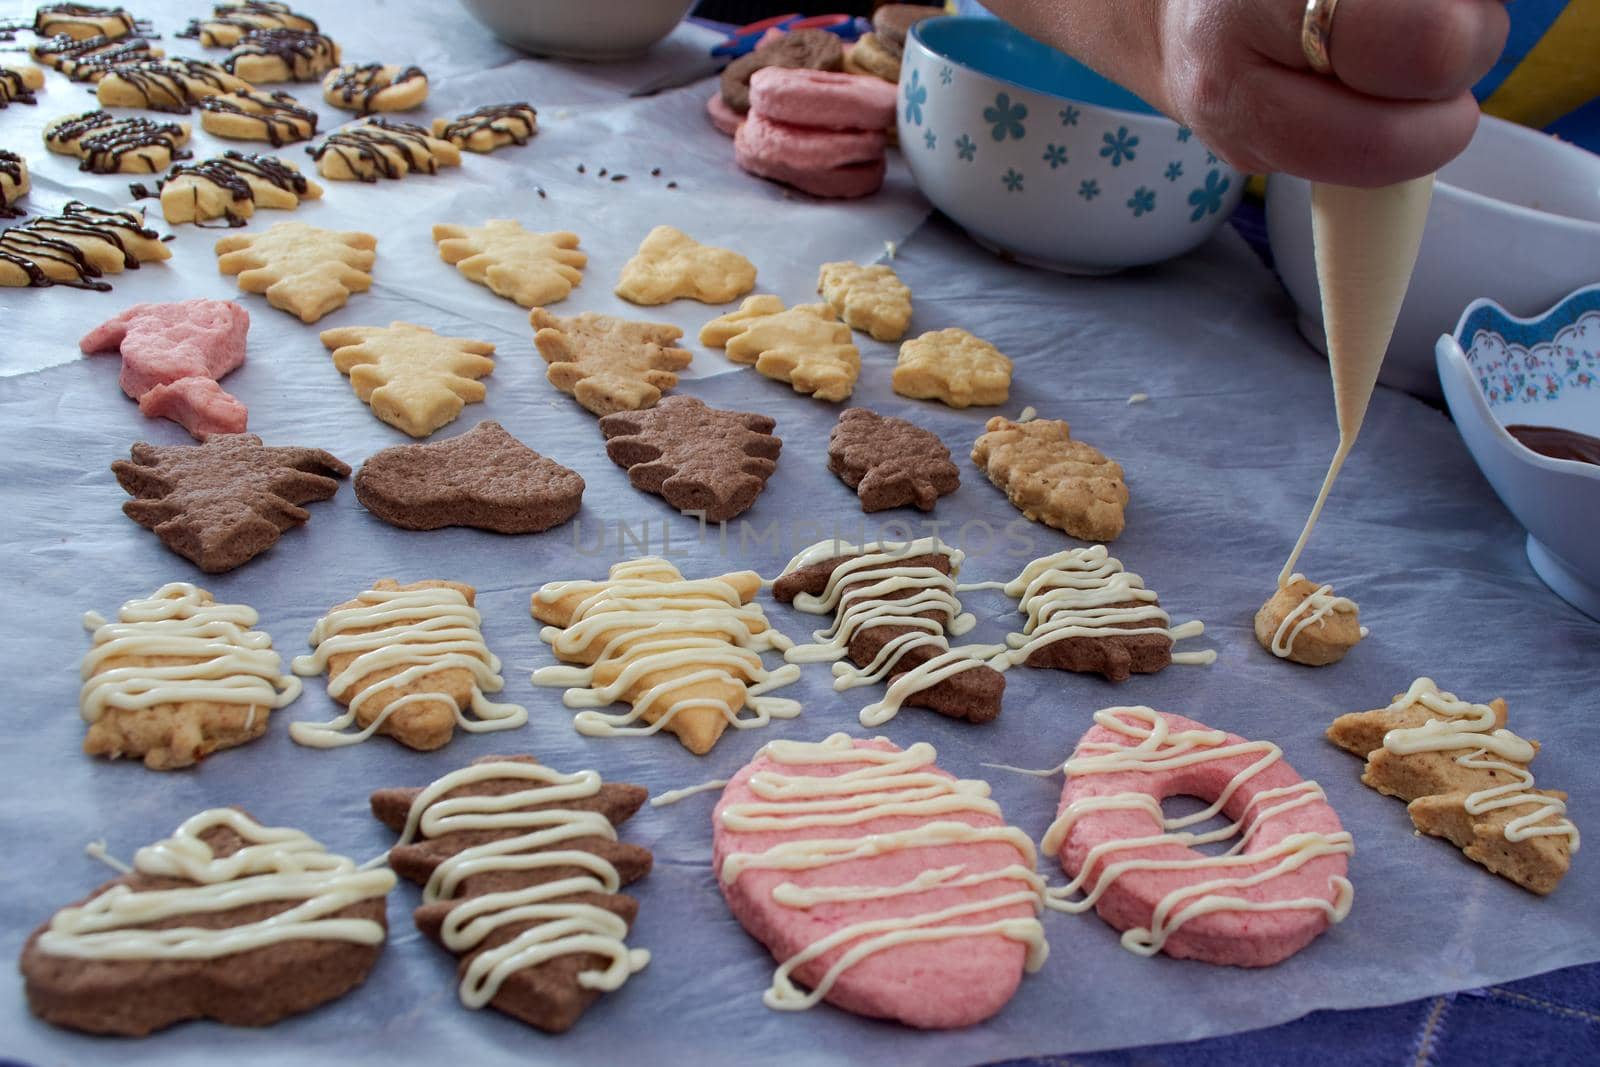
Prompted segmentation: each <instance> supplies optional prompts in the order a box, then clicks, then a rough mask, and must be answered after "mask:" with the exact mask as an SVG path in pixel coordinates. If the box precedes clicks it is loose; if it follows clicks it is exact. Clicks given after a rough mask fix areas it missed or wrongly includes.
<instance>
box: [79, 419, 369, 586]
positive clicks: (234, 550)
mask: <svg viewBox="0 0 1600 1067" xmlns="http://www.w3.org/2000/svg"><path fill="white" fill-rule="evenodd" d="M132 455H133V458H132V459H131V460H126V459H119V460H117V461H116V462H115V463H113V464H111V470H112V472H113V473H114V474H116V476H117V482H118V483H119V484H120V485H121V486H122V488H124V489H126V490H127V491H128V493H129V495H131V496H133V497H135V498H136V499H134V500H130V501H128V502H127V503H125V504H123V505H122V510H123V513H124V514H126V515H127V516H128V518H130V519H132V520H133V521H134V522H136V523H138V524H139V525H140V526H143V527H144V528H145V529H147V530H151V531H153V532H154V533H155V535H156V536H157V537H159V538H161V543H162V544H164V545H166V546H167V547H168V548H170V549H172V551H174V552H176V553H177V554H178V555H180V556H182V557H183V558H184V559H187V560H189V561H190V562H191V563H193V564H194V565H195V566H197V567H199V568H200V569H201V570H203V571H205V572H206V573H207V574H217V573H220V572H222V571H231V570H233V568H235V567H237V566H239V565H240V564H242V563H247V562H249V561H250V560H252V559H254V558H255V557H257V556H259V555H260V554H261V553H263V552H265V551H266V550H267V549H269V548H271V547H272V546H273V545H274V544H276V543H277V541H278V538H279V537H280V536H282V534H283V531H285V530H288V529H290V528H292V527H295V526H300V525H302V524H304V523H305V521H306V520H307V519H309V518H310V517H311V516H310V514H309V513H308V512H307V511H306V510H305V509H304V508H302V507H300V506H299V505H301V504H307V503H311V502H313V501H318V500H327V499H328V498H329V497H331V496H333V494H334V493H336V492H338V491H339V482H338V481H337V479H339V478H347V477H349V476H350V468H349V467H347V466H345V464H343V463H341V462H340V461H339V460H338V459H336V458H334V457H333V456H332V455H330V454H328V453H327V452H324V451H323V450H322V449H320V448H293V447H290V448H269V447H267V446H265V445H263V444H262V443H261V438H259V437H257V436H256V435H255V434H253V433H231V434H212V435H211V436H210V437H208V438H206V440H205V441H204V443H202V444H198V445H152V444H146V443H144V442H140V443H139V444H136V445H134V446H133V449H132Z"/></svg>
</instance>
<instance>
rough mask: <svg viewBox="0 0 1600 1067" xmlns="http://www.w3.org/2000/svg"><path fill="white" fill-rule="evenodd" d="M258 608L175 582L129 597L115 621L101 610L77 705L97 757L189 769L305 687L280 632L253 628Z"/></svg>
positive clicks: (93, 618) (262, 726)
mask: <svg viewBox="0 0 1600 1067" xmlns="http://www.w3.org/2000/svg"><path fill="white" fill-rule="evenodd" d="M256 619H257V616H256V613H255V610H254V609H252V608H250V607H247V606H246V605H244V604H219V603H217V602H216V601H215V600H214V599H213V598H212V596H211V594H210V593H208V592H206V591H205V590H204V589H200V588H197V587H196V586H193V585H190V584H189V583H188V582H172V583H169V584H167V585H164V586H162V587H161V588H160V589H157V590H156V591H155V592H154V593H151V594H150V595H149V596H147V597H140V598H137V599H134V600H129V601H128V602H127V603H125V604H123V605H122V608H121V610H120V611H119V612H118V613H117V618H116V620H115V621H113V622H107V621H106V620H105V619H103V618H101V617H100V616H99V615H97V614H95V613H94V612H90V613H88V614H87V615H85V616H84V625H85V626H86V627H88V628H89V629H91V630H92V631H93V632H94V645H93V647H91V648H90V649H89V651H88V652H87V653H86V654H85V655H84V657H83V670H82V673H83V688H82V690H81V691H80V692H79V696H78V707H79V711H80V712H81V714H82V715H83V720H84V721H85V722H86V723H88V724H89V732H88V735H87V736H85V737H84V739H83V750H84V751H85V752H87V753H89V754H90V755H91V756H109V757H111V758H112V759H116V758H118V757H121V756H133V757H143V759H144V765H145V766H146V767H149V768H150V769H151V770H157V771H166V770H172V769H174V768H177V767H188V766H191V765H192V764H195V763H197V762H199V761H200V760H201V759H204V758H205V757H206V756H208V755H210V754H211V753H212V752H215V751H217V750H219V749H224V748H232V747H234V746H235V745H242V744H244V743H245V742H247V741H254V740H255V739H256V738H258V737H260V736H261V735H262V734H264V733H266V731H267V717H268V716H269V715H270V714H271V713H272V712H273V711H274V710H275V709H277V708H281V707H283V706H284V705H286V704H288V703H290V702H292V701H293V700H294V698H295V697H297V696H299V695H300V679H298V678H295V677H292V676H287V675H284V674H283V672H282V670H281V666H282V664H281V661H280V660H279V658H278V654H277V653H276V652H274V651H273V650H272V638H270V637H269V636H267V635H266V634H264V633H261V632H259V631H256V630H252V629H251V627H252V626H254V625H255V624H256Z"/></svg>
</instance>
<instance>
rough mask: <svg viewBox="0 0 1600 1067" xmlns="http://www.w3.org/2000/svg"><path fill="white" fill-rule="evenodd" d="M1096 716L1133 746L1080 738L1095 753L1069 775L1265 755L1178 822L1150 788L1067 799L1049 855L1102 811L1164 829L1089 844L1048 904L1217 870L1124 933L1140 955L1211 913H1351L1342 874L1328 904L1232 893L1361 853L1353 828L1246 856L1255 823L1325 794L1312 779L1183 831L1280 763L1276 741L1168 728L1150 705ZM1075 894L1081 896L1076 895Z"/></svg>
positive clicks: (1090, 900)
mask: <svg viewBox="0 0 1600 1067" xmlns="http://www.w3.org/2000/svg"><path fill="white" fill-rule="evenodd" d="M1094 719H1095V722H1097V723H1099V724H1100V725H1101V726H1103V727H1105V728H1106V729H1108V730H1112V731H1114V732H1116V733H1118V734H1121V735H1122V736H1123V737H1125V738H1127V739H1128V740H1129V742H1132V743H1131V744H1123V743H1121V742H1089V743H1084V744H1080V745H1079V746H1078V753H1084V752H1087V753H1089V754H1087V755H1080V754H1077V753H1075V754H1074V755H1073V757H1072V758H1071V759H1069V760H1067V762H1066V773H1067V777H1068V778H1069V779H1071V778H1073V777H1074V776H1078V775H1085V774H1119V773H1125V772H1130V771H1131V772H1145V773H1155V772H1161V771H1168V770H1172V769H1174V768H1178V767H1188V766H1193V765H1194V764H1197V763H1203V762H1206V761H1209V760H1218V759H1230V758H1233V757H1237V756H1250V755H1256V754H1259V758H1258V759H1256V760H1255V761H1254V762H1253V763H1251V764H1250V765H1249V766H1247V767H1245V768H1244V769H1243V770H1241V771H1240V772H1239V773H1238V774H1235V775H1234V776H1233V778H1232V779H1230V780H1229V782H1228V784H1227V785H1226V786H1225V787H1224V788H1223V789H1222V791H1221V793H1219V794H1218V796H1217V799H1216V801H1215V802H1214V803H1212V804H1211V805H1210V806H1209V807H1207V808H1205V809H1204V810H1203V811H1198V812H1195V813H1194V814H1192V815H1185V816H1182V817H1181V818H1175V819H1169V818H1167V817H1166V816H1165V815H1164V814H1163V813H1162V811H1161V805H1160V803H1159V802H1157V800H1156V799H1155V798H1154V797H1152V796H1150V795H1149V794H1147V793H1137V792H1128V793H1114V794H1110V795H1106V796H1096V797H1085V798H1083V799H1081V800H1075V801H1073V802H1072V803H1070V804H1068V805H1067V806H1066V808H1065V809H1063V810H1062V812H1061V814H1060V816H1059V817H1057V819H1056V821H1055V822H1053V823H1051V825H1050V829H1049V830H1048V831H1046V833H1045V836H1044V841H1043V842H1042V845H1041V847H1042V848H1043V849H1044V850H1045V851H1046V852H1047V853H1051V854H1057V853H1059V852H1060V851H1061V846H1062V844H1063V842H1065V840H1066V837H1067V834H1068V833H1069V832H1070V831H1071V830H1072V827H1073V824H1074V823H1076V822H1077V821H1078V819H1080V818H1082V817H1083V816H1085V815H1088V814H1090V813H1092V812H1096V811H1107V810H1138V811H1144V812H1145V813H1146V814H1148V815H1149V816H1150V817H1151V819H1152V820H1154V821H1155V822H1157V823H1158V824H1159V825H1160V826H1161V828H1162V832H1161V833H1159V834H1150V835H1147V836H1143V837H1130V838H1124V839H1120V840H1113V841H1107V842H1104V843H1102V844H1099V845H1096V846H1094V847H1093V848H1091V849H1089V851H1088V852H1087V853H1086V854H1085V855H1084V857H1083V861H1082V866H1081V867H1080V869H1079V871H1078V874H1077V876H1076V877H1075V878H1073V879H1072V881H1070V882H1068V883H1067V884H1066V885H1064V886H1058V887H1052V888H1050V889H1049V890H1047V891H1046V893H1045V897H1046V899H1045V906H1046V907H1049V908H1053V909H1055V910H1058V911H1065V912H1071V913H1073V914H1077V913H1080V912H1084V911H1087V910H1089V909H1090V908H1092V907H1094V905H1095V903H1096V902H1097V901H1098V900H1099V899H1100V898H1101V896H1103V895H1104V894H1105V892H1106V890H1107V889H1109V888H1110V887H1111V886H1112V884H1113V883H1115V882H1116V880H1117V879H1118V878H1120V877H1122V876H1123V875H1124V874H1126V873H1128V872H1129V871H1195V870H1199V871H1206V870H1212V869H1215V870H1216V871H1217V874H1218V877H1216V878H1208V879H1206V880H1205V881H1203V882H1197V883H1195V884H1193V885H1187V886H1182V887H1180V888H1178V889H1174V890H1173V891H1172V892H1170V893H1168V894H1167V895H1166V896H1164V897H1162V898H1161V900H1160V901H1159V902H1158V903H1157V904H1156V906H1155V909H1154V911H1153V913H1152V915H1151V921H1150V926H1149V927H1135V928H1133V929H1130V930H1126V931H1124V932H1123V934H1122V947H1123V948H1126V949H1127V950H1128V951H1130V952H1133V953H1136V954H1138V955H1140V956H1153V955H1155V954H1156V953H1157V952H1160V951H1161V948H1162V946H1163V945H1165V944H1166V942H1167V939H1168V938H1170V937H1171V936H1172V935H1173V933H1174V932H1175V931H1176V930H1177V929H1178V928H1179V927H1181V926H1182V925H1183V924H1184V923H1186V922H1188V921H1189V920H1191V919H1194V918H1197V917H1198V916H1201V915H1207V914H1210V913H1212V912H1219V911H1299V910H1311V909H1315V910H1320V911H1322V912H1323V913H1324V914H1325V915H1326V916H1327V917H1328V920H1329V921H1330V922H1335V923H1337V922H1341V921H1343V920H1344V918H1345V916H1346V915H1348V914H1349V913H1350V905H1351V903H1352V902H1353V901H1354V899H1355V890H1354V888H1353V887H1352V886H1351V884H1350V881H1349V879H1347V878H1344V877H1342V876H1338V875H1335V876H1334V877H1333V878H1331V879H1329V888H1330V889H1331V890H1332V892H1333V899H1332V900H1331V901H1330V900H1327V899H1324V898H1322V897H1295V898H1291V899H1287V900H1249V899H1246V898H1245V897H1244V896H1240V895H1234V894H1235V893H1237V892H1240V891H1248V890H1249V889H1250V888H1251V887H1252V886H1258V885H1263V884H1266V883H1270V882H1271V881H1272V880H1273V879H1275V878H1278V877H1280V876H1282V875H1285V874H1288V873H1290V872H1291V871H1295V870H1298V869H1300V868H1301V867H1303V866H1305V865H1306V864H1307V863H1309V862H1311V861H1312V860H1314V859H1317V858H1318V857H1320V856H1329V855H1337V854H1344V855H1351V854H1353V853H1354V852H1355V844H1354V842H1353V840H1352V839H1351V837H1350V834H1349V833H1348V832H1346V831H1343V830H1341V831H1339V832H1337V833H1332V834H1328V833H1322V832H1309V833H1292V834H1288V835H1286V836H1285V837H1284V838H1283V839H1282V840H1280V841H1278V842H1277V843H1276V844H1274V845H1272V846H1270V847H1268V848H1264V849H1258V850H1256V851H1254V852H1249V853H1246V852H1244V848H1245V846H1246V845H1248V844H1249V843H1250V839H1251V838H1252V837H1253V836H1254V835H1255V831H1256V828H1257V827H1259V826H1261V825H1262V824H1263V823H1264V822H1265V820H1267V819H1270V818H1272V817H1274V816H1277V815H1281V814H1283V813H1284V812H1286V811H1291V810H1293V809H1295V808H1299V807H1303V806H1305V805H1307V804H1311V803H1314V802H1316V801H1321V800H1326V799H1327V798H1326V795H1325V794H1324V793H1323V791H1322V787H1321V786H1319V785H1318V784H1317V783H1316V782H1314V781H1301V782H1298V783H1296V784H1294V785H1290V786H1284V787H1282V788H1278V789H1265V790H1262V791H1261V792H1259V793H1257V794H1256V795H1255V796H1254V797H1252V798H1251V800H1250V803H1249V804H1248V805H1247V806H1246V807H1245V810H1244V811H1242V812H1240V813H1239V818H1238V820H1237V821H1235V822H1233V823H1231V824H1229V825H1228V826H1225V827H1222V828H1221V829H1218V830H1210V831H1207V832H1205V833H1192V832H1190V831H1188V830H1186V829H1184V828H1185V827H1188V826H1193V825H1194V824H1196V823H1200V822H1204V821H1205V820H1207V819H1210V818H1213V817H1214V816H1216V815H1217V814H1219V813H1220V812H1221V811H1222V809H1223V807H1224V806H1226V804H1227V803H1228V801H1229V799H1230V798H1232V796H1233V795H1234V793H1236V792H1238V790H1239V788H1240V787H1241V786H1243V785H1244V784H1245V783H1246V782H1248V781H1250V779H1252V778H1254V777H1255V776H1256V775H1257V774H1260V773H1261V772H1262V771H1264V770H1266V769H1267V768H1268V767H1270V766H1272V765H1273V764H1274V763H1276V762H1278V760H1279V759H1281V758H1282V756H1283V750H1282V749H1280V748H1279V747H1278V746H1277V745H1275V744H1273V743H1272V742H1270V741H1241V742H1237V743H1234V744H1228V743H1227V740H1228V735H1227V734H1225V733H1224V732H1223V731H1221V730H1181V731H1179V732H1177V733H1172V732H1171V730H1170V727H1169V725H1168V722H1167V720H1166V718H1165V717H1163V716H1162V715H1161V714H1160V713H1159V712H1157V711H1155V710H1154V709H1152V708H1148V707H1144V706H1142V705H1140V706H1135V707H1113V708H1104V709H1102V710H1100V711H1097V712H1095V716H1094ZM1258 805H1259V806H1258ZM1241 830H1242V831H1243V833H1242V834H1241V833H1240V831H1241ZM1235 836H1238V840H1237V841H1235V842H1234V843H1233V845H1232V846H1231V847H1230V848H1229V849H1228V850H1227V851H1226V852H1224V853H1222V854H1221V855H1216V856H1206V855H1200V856H1195V857H1193V858H1187V859H1171V860H1156V859H1148V858H1137V857H1136V858H1133V859H1127V860H1121V861H1115V860H1112V861H1109V862H1106V863H1104V864H1103V865H1102V864H1101V860H1102V859H1106V858H1107V857H1109V856H1112V855H1113V854H1114V853H1116V852H1120V851H1124V850H1128V849H1142V848H1148V847H1150V846H1158V845H1179V846H1182V847H1185V848H1192V847H1193V846H1195V845H1204V844H1210V843H1213V842H1218V841H1227V840H1229V839H1231V838H1233V837H1235ZM1267 862H1270V863H1271V866H1269V867H1267V868H1265V869H1264V870H1260V871H1256V872H1254V873H1249V874H1244V875H1238V876H1232V875H1229V874H1227V873H1226V872H1227V871H1228V870H1229V869H1230V868H1236V867H1257V866H1260V865H1261V864H1262V863H1267ZM1097 866H1099V867H1100V873H1099V876H1098V877H1096V878H1095V879H1094V882H1093V884H1092V885H1089V884H1088V883H1089V878H1090V874H1091V873H1092V872H1093V871H1094V870H1095V868H1096V867H1097ZM1086 886H1087V888H1086ZM1079 893H1082V894H1083V895H1082V896H1078V895H1077V894H1079ZM1074 898H1076V899H1074Z"/></svg>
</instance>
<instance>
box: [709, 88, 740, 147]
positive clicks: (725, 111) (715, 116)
mask: <svg viewBox="0 0 1600 1067" xmlns="http://www.w3.org/2000/svg"><path fill="white" fill-rule="evenodd" d="M706 114H707V115H710V116H711V125H713V126H715V127H716V128H717V129H719V130H721V131H722V132H723V133H725V134H727V135H728V136H729V137H732V136H733V135H734V134H736V133H738V132H739V124H740V123H742V122H743V121H744V116H743V115H741V114H739V113H738V112H737V111H735V110H733V108H731V107H729V106H728V102H727V101H726V100H724V99H722V90H721V89H717V90H716V91H714V92H713V93H712V94H711V99H709V100H707V101H706Z"/></svg>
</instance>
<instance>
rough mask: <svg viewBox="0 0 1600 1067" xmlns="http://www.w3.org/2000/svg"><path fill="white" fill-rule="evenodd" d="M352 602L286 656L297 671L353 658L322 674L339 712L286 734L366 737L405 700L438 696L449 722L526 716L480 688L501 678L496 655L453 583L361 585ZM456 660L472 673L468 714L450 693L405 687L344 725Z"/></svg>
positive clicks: (506, 725) (491, 724) (488, 722)
mask: <svg viewBox="0 0 1600 1067" xmlns="http://www.w3.org/2000/svg"><path fill="white" fill-rule="evenodd" d="M356 600H357V601H358V603H357V605H356V606H355V607H350V608H338V609H335V610H334V611H331V612H329V613H328V614H327V615H326V616H324V617H323V618H321V619H319V620H318V621H317V624H316V626H315V627H314V628H313V629H312V631H311V644H312V647H314V648H315V649H316V651H315V652H314V653H312V654H311V655H309V656H297V657H295V660H294V663H293V664H292V666H293V668H294V672H295V673H296V674H301V675H313V674H320V673H322V672H323V671H325V670H327V668H328V661H329V660H330V659H331V658H332V657H334V656H342V655H351V654H353V655H354V656H355V659H354V660H353V661H352V662H351V663H350V665H349V666H347V667H346V668H345V669H344V670H342V671H340V672H339V673H338V674H335V675H333V676H332V677H330V678H329V679H328V692H329V694H330V695H332V696H333V697H334V698H335V699H338V700H343V701H344V702H345V703H346V705H347V707H346V710H345V713H344V714H343V715H341V716H339V717H338V718H337V719H334V720H332V721H331V722H325V723H311V722H297V723H291V724H290V726H289V736H290V737H292V738H293V739H294V740H295V741H297V742H299V743H300V744H302V745H306V746H309V747H311V748H336V747H339V746H342V745H353V744H356V743H357V742H360V741H365V740H366V739H367V738H369V737H371V736H372V735H373V734H374V733H376V732H377V731H378V729H379V727H381V726H382V725H383V723H384V721H385V720H387V719H388V718H389V716H391V715H393V714H394V713H395V712H396V711H399V710H400V709H401V708H403V707H406V706H408V705H412V704H423V703H443V704H448V705H450V706H451V707H452V708H454V709H455V714H456V722H457V724H458V725H460V727H461V728H462V729H463V730H466V731H469V732H471V733H486V732H489V731H492V730H510V729H514V728H516V727H518V726H521V725H522V724H523V723H525V722H527V721H528V711H527V709H526V708H524V707H522V706H520V705H518V704H496V703H494V702H493V701H491V700H489V699H488V698H487V697H485V696H484V693H486V692H488V693H498V692H499V691H500V690H501V689H502V688H504V686H505V681H504V679H502V678H501V677H500V674H499V671H500V659H499V657H497V656H495V655H494V654H493V653H492V652H490V651H489V648H488V646H487V645H485V644H484V642H483V633H482V632H481V631H480V630H479V628H478V627H479V624H480V622H481V618H482V617H481V616H480V615H479V614H478V612H477V610H476V609H475V608H473V607H472V606H471V605H470V604H468V603H467V598H466V597H465V596H463V595H462V594H461V593H460V591H458V590H455V589H450V588H448V587H440V588H432V589H398V590H380V589H368V590H367V591H366V592H364V593H362V594H360V595H359V596H358V597H356ZM395 667H399V668H400V670H399V672H398V673H396V674H394V675H392V676H391V677H388V678H385V679H383V680H382V681H381V682H374V683H372V684H371V685H367V684H365V683H366V680H367V679H368V678H369V677H371V676H372V675H373V674H376V673H378V672H379V671H386V670H391V669H393V668H395ZM453 667H455V668H461V669H464V670H466V671H468V672H470V673H471V675H472V701H471V709H472V712H473V714H474V715H476V716H477V718H476V719H469V718H467V717H466V715H465V714H464V711H463V709H462V708H461V707H460V706H459V705H457V703H456V700H455V698H454V697H453V696H451V695H450V694H449V693H439V692H426V691H425V692H419V693H408V694H406V695H405V696H402V697H397V698H395V699H393V700H391V701H389V704H388V706H386V707H385V708H384V709H383V711H382V713H381V714H379V715H377V716H376V717H375V718H373V720H372V722H370V723H369V724H368V725H367V726H366V727H365V728H363V729H361V730H359V731H357V732H356V733H352V734H347V733H344V732H343V731H344V730H345V729H346V728H347V727H349V726H350V725H351V724H352V723H355V722H357V721H358V717H359V715H360V711H361V706H362V705H363V704H364V703H365V702H366V701H367V700H368V699H369V698H370V697H371V696H372V695H373V694H374V693H378V692H383V691H386V690H390V689H395V688H398V687H401V686H405V685H408V684H410V683H412V682H415V681H417V680H418V679H422V678H426V677H427V676H429V675H431V674H433V673H434V672H436V671H442V670H447V669H450V668H453Z"/></svg>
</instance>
